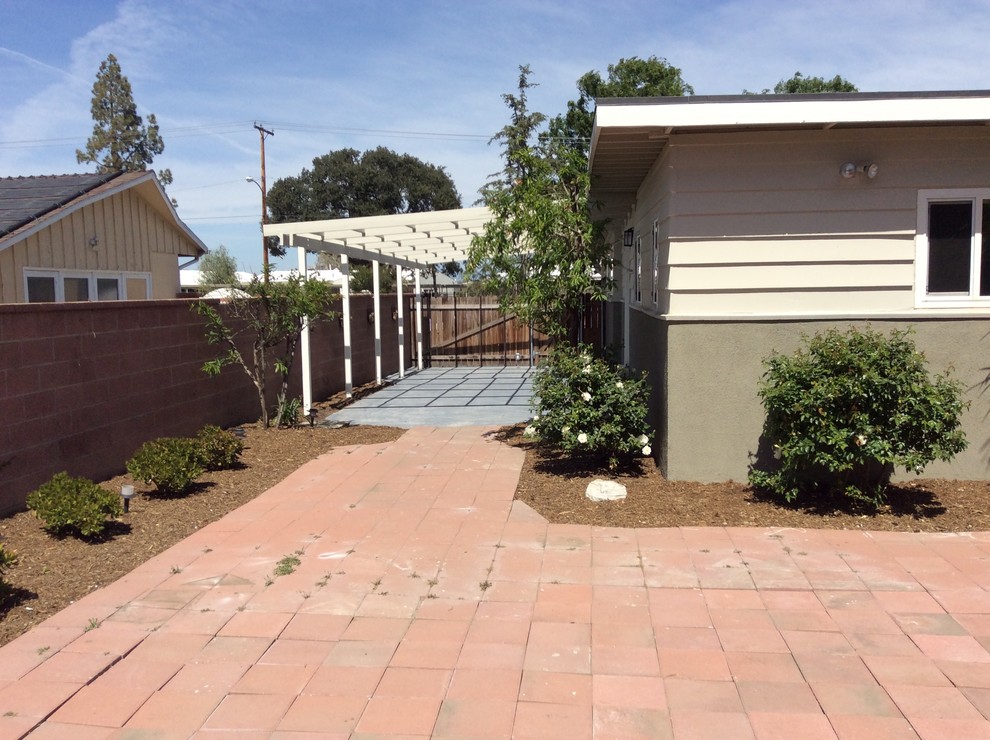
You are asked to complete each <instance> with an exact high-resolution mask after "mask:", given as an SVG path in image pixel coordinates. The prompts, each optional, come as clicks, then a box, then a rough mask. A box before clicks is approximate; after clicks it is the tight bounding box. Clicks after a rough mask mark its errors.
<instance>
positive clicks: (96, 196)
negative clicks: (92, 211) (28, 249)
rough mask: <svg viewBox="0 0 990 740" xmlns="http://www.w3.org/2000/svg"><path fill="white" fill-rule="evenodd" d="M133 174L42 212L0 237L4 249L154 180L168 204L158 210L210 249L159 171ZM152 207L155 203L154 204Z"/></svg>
mask: <svg viewBox="0 0 990 740" xmlns="http://www.w3.org/2000/svg"><path fill="white" fill-rule="evenodd" d="M130 174H132V173H125V174H124V175H122V176H120V177H118V178H117V179H115V180H110V181H108V182H106V183H104V184H102V185H97V186H96V187H94V188H92V189H91V190H89V191H87V192H85V193H83V194H82V195H80V196H79V197H78V198H76V199H75V200H74V201H72V202H71V203H68V204H67V205H64V206H61V207H59V208H55V209H53V210H52V211H50V212H49V213H46V214H44V215H42V216H40V217H39V218H38V219H37V220H35V221H34V222H32V223H30V224H28V225H26V226H22V227H21V228H19V229H17V230H16V231H13V232H11V233H10V234H7V235H5V236H3V237H2V238H0V250H2V249H7V248H9V247H12V246H14V245H15V244H19V243H20V242H22V241H24V240H25V239H27V238H28V237H29V236H31V235H32V234H36V233H38V232H39V231H41V230H43V229H46V228H48V227H49V226H52V225H53V224H55V223H57V222H59V221H61V220H62V219H64V218H66V217H67V216H69V215H71V214H73V213H75V212H76V211H79V210H81V209H83V208H85V207H86V206H89V205H92V204H94V203H99V202H100V201H102V200H106V199H107V198H110V197H112V196H114V195H117V194H119V193H123V192H125V191H127V190H130V189H131V188H137V187H140V186H142V185H145V184H146V183H152V184H153V185H154V187H155V188H156V190H157V192H158V195H159V196H160V197H161V204H160V205H161V206H164V207H163V208H162V207H159V208H155V209H154V210H155V211H156V212H158V213H163V211H164V214H163V215H165V214H167V215H168V217H169V218H170V219H171V221H172V224H173V225H174V226H175V227H176V228H177V229H179V230H180V231H181V232H182V233H183V234H184V235H185V236H186V238H188V239H189V240H190V241H192V242H193V243H194V244H195V245H196V246H197V247H198V248H199V249H200V250H201V253H202V254H206V253H207V252H208V251H209V249H207V247H206V244H204V243H203V241H202V240H201V239H200V238H199V237H198V236H196V234H194V233H193V231H192V229H190V228H189V227H188V226H187V225H186V224H185V222H184V221H183V220H182V219H181V218H179V214H178V213H177V212H176V210H175V207H174V206H173V205H172V201H171V200H170V199H169V197H168V195H166V193H165V189H164V188H163V187H162V185H161V183H160V182H159V181H158V177H157V176H156V175H155V173H154V172H153V171H151V170H148V171H147V172H144V173H142V174H141V176H138V177H130V176H129V175H130ZM152 207H154V205H153V204H152Z"/></svg>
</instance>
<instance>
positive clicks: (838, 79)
mask: <svg viewBox="0 0 990 740" xmlns="http://www.w3.org/2000/svg"><path fill="white" fill-rule="evenodd" d="M743 92H744V93H749V91H748V90H744V91H743ZM771 92H773V93H774V94H775V95H782V94H786V93H844V92H859V88H858V87H856V86H855V85H854V84H852V83H851V82H850V81H849V80H847V79H845V78H844V77H842V76H840V75H836V76H835V77H833V78H832V79H830V80H826V79H825V78H824V77H805V76H804V75H803V74H801V73H800V72H795V73H794V76H793V77H791V78H790V79H788V80H781V81H780V82H778V83H777V84H776V85H774V86H773V90H770V89H768V88H764V89H763V91H762V93H761V94H762V95H767V94H769V93H771ZM750 94H751V93H750Z"/></svg>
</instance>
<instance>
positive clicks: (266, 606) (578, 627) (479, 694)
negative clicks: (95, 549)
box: [0, 427, 990, 740]
mask: <svg viewBox="0 0 990 740" xmlns="http://www.w3.org/2000/svg"><path fill="white" fill-rule="evenodd" d="M482 432H483V430H481V429H479V428H471V427H467V428H449V429H427V428H418V429H414V430H412V431H410V432H408V433H407V434H405V435H404V436H403V437H402V438H401V439H400V440H398V441H397V442H394V443H390V444H384V445H373V446H366V447H355V448H342V449H337V450H334V451H333V452H332V453H330V454H327V455H325V456H323V457H321V458H319V459H317V460H315V461H313V462H311V463H309V464H307V465H305V466H303V467H302V468H300V469H299V470H298V471H296V472H295V473H294V474H292V475H291V476H290V477H289V478H287V479H286V480H285V481H283V482H282V483H280V484H279V485H277V486H276V487H274V488H273V489H271V490H269V491H268V492H266V493H265V494H263V495H261V496H259V497H258V498H257V499H255V500H254V501H252V502H251V503H249V504H247V505H246V506H244V507H242V508H241V509H239V510H237V511H236V512H233V513H232V514H230V515H228V516H227V517H225V518H224V519H222V520H221V521H218V522H216V523H214V524H212V525H210V526H208V527H205V528H203V529H202V530H201V531H199V532H198V533H196V534H195V535H193V536H191V537H189V538H188V539H186V540H185V541H183V542H182V543H180V544H178V545H176V546H175V547H173V548H172V549H170V550H168V551H167V552H165V553H163V554H162V555H159V556H158V557H155V558H154V559H152V560H151V561H149V562H148V563H146V564H144V565H143V566H141V567H139V568H138V569H136V570H135V571H134V572H132V573H131V574H129V575H128V576H126V577H125V578H123V579H121V580H120V581H117V582H116V583H114V584H112V585H111V586H109V587H107V588H104V589H101V590H99V591H97V592H94V593H93V594H91V595H89V596H87V597H86V598H84V599H82V600H81V601H79V602H77V603H76V604H73V605H72V606H70V607H69V608H67V609H66V610H64V611H63V612H61V613H60V614H58V615H56V616H55V617H53V618H52V619H49V620H48V621H47V622H45V623H44V624H42V625H40V626H39V627H37V628H35V629H34V630H32V631H31V632H29V633H28V634H26V635H23V636H22V637H20V638H18V639H17V640H15V641H13V642H12V643H10V644H9V645H7V646H5V647H4V648H2V649H0V737H3V738H8V737H20V736H23V735H24V734H26V733H29V732H32V730H33V734H32V737H35V738H67V737H68V738H150V737H154V738H186V737H198V738H220V737H231V736H232V733H236V736H237V737H238V738H254V737H257V738H267V737H276V738H301V737H307V736H309V737H321V738H336V737H339V738H345V737H352V738H371V737H380V736H390V737H399V736H402V737H428V736H433V737H448V738H454V737H484V738H508V737H518V738H535V737H544V738H591V737H597V738H637V737H642V738H664V737H675V738H678V739H684V738H718V739H719V740H724V739H725V738H752V737H756V738H788V739H789V740H793V739H794V738H835V737H838V738H870V739H871V740H874V739H876V738H918V737H920V738H953V739H957V738H981V737H990V722H988V721H987V717H988V716H990V652H988V650H987V648H988V647H990V593H988V588H990V568H988V567H987V565H988V557H990V533H978V534H959V535H925V534H890V533H885V534H878V533H872V534H871V533H867V532H850V531H803V530H766V529H727V528H681V529H642V530H624V529H606V528H592V527H587V526H566V525H550V524H547V522H546V521H544V520H543V519H542V518H541V517H539V516H538V515H536V513H535V512H533V511H532V510H531V509H529V508H528V507H527V506H525V505H523V504H520V503H515V502H513V500H512V497H513V491H514V488H515V484H516V480H517V477H518V473H519V469H520V465H521V462H522V454H521V453H520V452H519V451H518V450H514V449H511V448H508V447H506V446H503V445H501V444H499V443H497V442H494V441H491V440H490V439H487V438H486V437H485V436H483V434H482ZM286 558H289V560H288V561H286V560H285V559H286ZM292 559H298V564H295V563H294V560H292ZM280 561H284V562H285V565H286V567H285V569H284V570H285V571H289V570H291V571H292V572H283V574H281V575H280V574H279V570H278V565H279V563H280Z"/></svg>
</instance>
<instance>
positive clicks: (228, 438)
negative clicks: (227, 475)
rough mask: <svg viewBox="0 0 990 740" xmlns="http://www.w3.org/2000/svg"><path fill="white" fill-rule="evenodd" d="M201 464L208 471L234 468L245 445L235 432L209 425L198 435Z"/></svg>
mask: <svg viewBox="0 0 990 740" xmlns="http://www.w3.org/2000/svg"><path fill="white" fill-rule="evenodd" d="M196 442H197V444H198V445H199V453H200V457H199V459H200V463H202V465H203V467H204V468H206V469H207V470H224V469H225V468H230V467H233V465H234V464H235V463H236V462H237V461H238V459H239V458H240V456H241V453H242V452H243V451H244V443H243V442H242V441H241V440H240V439H239V438H238V436H237V435H236V434H234V433H233V432H227V431H224V430H223V429H221V428H220V427H218V426H213V425H212V424H208V425H207V426H205V427H203V428H202V429H200V430H199V432H198V433H197V434H196Z"/></svg>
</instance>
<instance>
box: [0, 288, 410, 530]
mask: <svg viewBox="0 0 990 740" xmlns="http://www.w3.org/2000/svg"><path fill="white" fill-rule="evenodd" d="M389 301H391V303H390V302H389ZM192 303H193V301H191V300H169V301H132V302H113V303H110V302H107V303H80V304H33V305H2V306H0V418H2V419H3V420H4V423H3V424H2V425H0V514H4V513H8V512H10V511H15V510H18V509H21V508H23V505H24V500H25V496H26V495H27V493H28V492H29V491H31V490H33V489H34V488H36V487H37V486H38V485H39V484H40V483H42V482H44V481H45V480H47V479H48V478H49V477H51V475H52V474H54V473H57V472H58V471H60V470H66V471H68V472H69V473H70V474H71V475H81V476H86V477H88V478H92V479H94V480H100V479H103V478H106V477H110V476H113V475H116V474H118V473H120V472H122V471H123V469H124V464H125V463H126V461H127V459H128V458H130V457H131V455H133V454H134V451H135V450H136V449H137V448H138V447H139V446H140V445H141V444H143V443H144V442H146V441H148V440H150V439H154V438H156V437H163V436H180V435H190V434H194V433H195V432H196V431H197V430H198V429H200V428H201V427H202V426H203V425H205V424H218V425H220V426H231V425H234V424H241V423H245V422H251V421H255V420H257V418H258V401H257V395H256V392H255V390H254V386H253V385H252V384H251V382H250V380H249V378H248V377H247V375H246V374H245V373H244V371H243V370H242V369H241V368H240V367H228V368H225V369H224V371H223V373H222V375H221V376H220V378H211V377H209V376H207V375H206V374H205V373H204V372H203V371H202V366H203V363H204V362H206V361H207V360H209V359H211V358H212V357H215V356H216V354H217V350H218V348H217V347H211V346H210V345H208V344H207V343H206V341H205V339H204V337H203V320H202V319H201V318H200V317H199V316H197V315H196V314H194V313H193V312H192V311H191V310H190V306H191V304H192ZM394 303H395V297H394V296H391V297H390V296H383V297H382V304H383V310H382V314H383V316H382V318H383V321H382V334H383V338H382V349H383V374H384V375H390V374H392V373H395V372H398V348H397V346H396V343H397V336H398V332H397V328H396V324H395V322H393V321H392V320H391V306H392V305H393V304H394ZM351 306H352V312H353V315H352V319H351V327H352V344H353V357H354V384H355V385H360V384H363V383H367V382H370V381H373V380H374V377H375V361H374V325H373V324H370V323H369V322H368V321H367V311H368V310H370V307H371V306H372V298H371V296H356V297H354V298H352V300H351ZM338 309H339V306H338ZM408 334H409V332H407V347H408V348H407V351H406V363H407V365H408V364H409V363H410V357H411V352H410V349H409V348H411V346H412V345H411V342H409V336H408ZM342 337H343V329H342V326H341V323H340V322H339V321H338V320H331V321H329V322H324V323H321V324H318V325H317V326H316V327H314V331H313V394H314V398H315V399H316V400H322V399H325V398H327V397H329V396H331V395H333V394H334V393H336V392H337V391H340V390H343V387H344V366H343V338H342ZM300 367H301V358H300V357H299V356H298V354H297V357H296V362H295V364H294V366H293V373H292V377H293V382H292V383H291V384H290V393H292V394H293V395H300V394H301V375H302V372H301V369H300ZM269 386H270V388H269V390H270V391H271V393H270V399H274V392H275V390H276V388H275V381H274V378H272V379H271V380H270V382H269Z"/></svg>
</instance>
